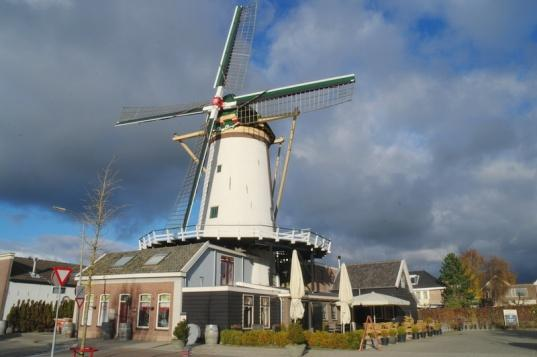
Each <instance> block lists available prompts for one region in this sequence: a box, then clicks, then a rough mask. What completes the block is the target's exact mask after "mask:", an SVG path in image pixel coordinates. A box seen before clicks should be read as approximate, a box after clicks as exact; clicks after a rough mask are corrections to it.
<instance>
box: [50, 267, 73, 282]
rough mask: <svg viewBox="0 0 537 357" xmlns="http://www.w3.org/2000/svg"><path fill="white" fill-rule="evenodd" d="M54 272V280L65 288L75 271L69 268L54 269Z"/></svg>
mask: <svg viewBox="0 0 537 357" xmlns="http://www.w3.org/2000/svg"><path fill="white" fill-rule="evenodd" d="M52 270H53V271H54V273H53V276H52V280H53V281H54V283H58V284H59V285H60V286H64V285H65V283H67V281H68V280H69V277H70V276H71V273H72V272H73V269H72V268H69V267H53V268H52Z"/></svg>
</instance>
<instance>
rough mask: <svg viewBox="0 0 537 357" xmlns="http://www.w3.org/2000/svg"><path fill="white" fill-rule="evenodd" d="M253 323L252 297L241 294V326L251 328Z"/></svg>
mask: <svg viewBox="0 0 537 357" xmlns="http://www.w3.org/2000/svg"><path fill="white" fill-rule="evenodd" d="M253 324H254V297H253V296H252V295H243V296H242V328H243V329H251V328H252V326H253Z"/></svg>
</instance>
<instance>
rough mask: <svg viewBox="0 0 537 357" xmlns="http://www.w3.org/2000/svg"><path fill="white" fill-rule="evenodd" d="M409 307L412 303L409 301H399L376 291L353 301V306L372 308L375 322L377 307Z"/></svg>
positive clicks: (357, 297) (359, 296)
mask: <svg viewBox="0 0 537 357" xmlns="http://www.w3.org/2000/svg"><path fill="white" fill-rule="evenodd" d="M389 305H395V306H408V305H410V302H408V301H407V300H403V299H399V298H396V297H394V296H390V295H386V294H379V293H376V292H374V291H372V292H370V293H367V294H363V295H358V296H355V297H354V298H353V299H352V306H370V307H373V321H374V322H377V317H376V315H375V306H389Z"/></svg>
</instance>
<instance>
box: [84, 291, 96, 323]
mask: <svg viewBox="0 0 537 357" xmlns="http://www.w3.org/2000/svg"><path fill="white" fill-rule="evenodd" d="M93 304H94V301H93V294H91V295H89V296H88V295H86V296H85V298H84V310H83V311H84V313H83V314H82V323H81V325H84V321H85V322H86V325H87V326H91V320H92V319H93ZM86 314H87V315H86ZM84 316H86V317H84ZM84 319H86V320H84Z"/></svg>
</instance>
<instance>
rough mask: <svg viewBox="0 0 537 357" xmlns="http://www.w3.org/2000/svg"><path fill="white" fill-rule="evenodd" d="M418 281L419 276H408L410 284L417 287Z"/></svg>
mask: <svg viewBox="0 0 537 357" xmlns="http://www.w3.org/2000/svg"><path fill="white" fill-rule="evenodd" d="M419 280H420V276H419V275H411V276H410V283H411V284H412V285H418V282H419Z"/></svg>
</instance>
